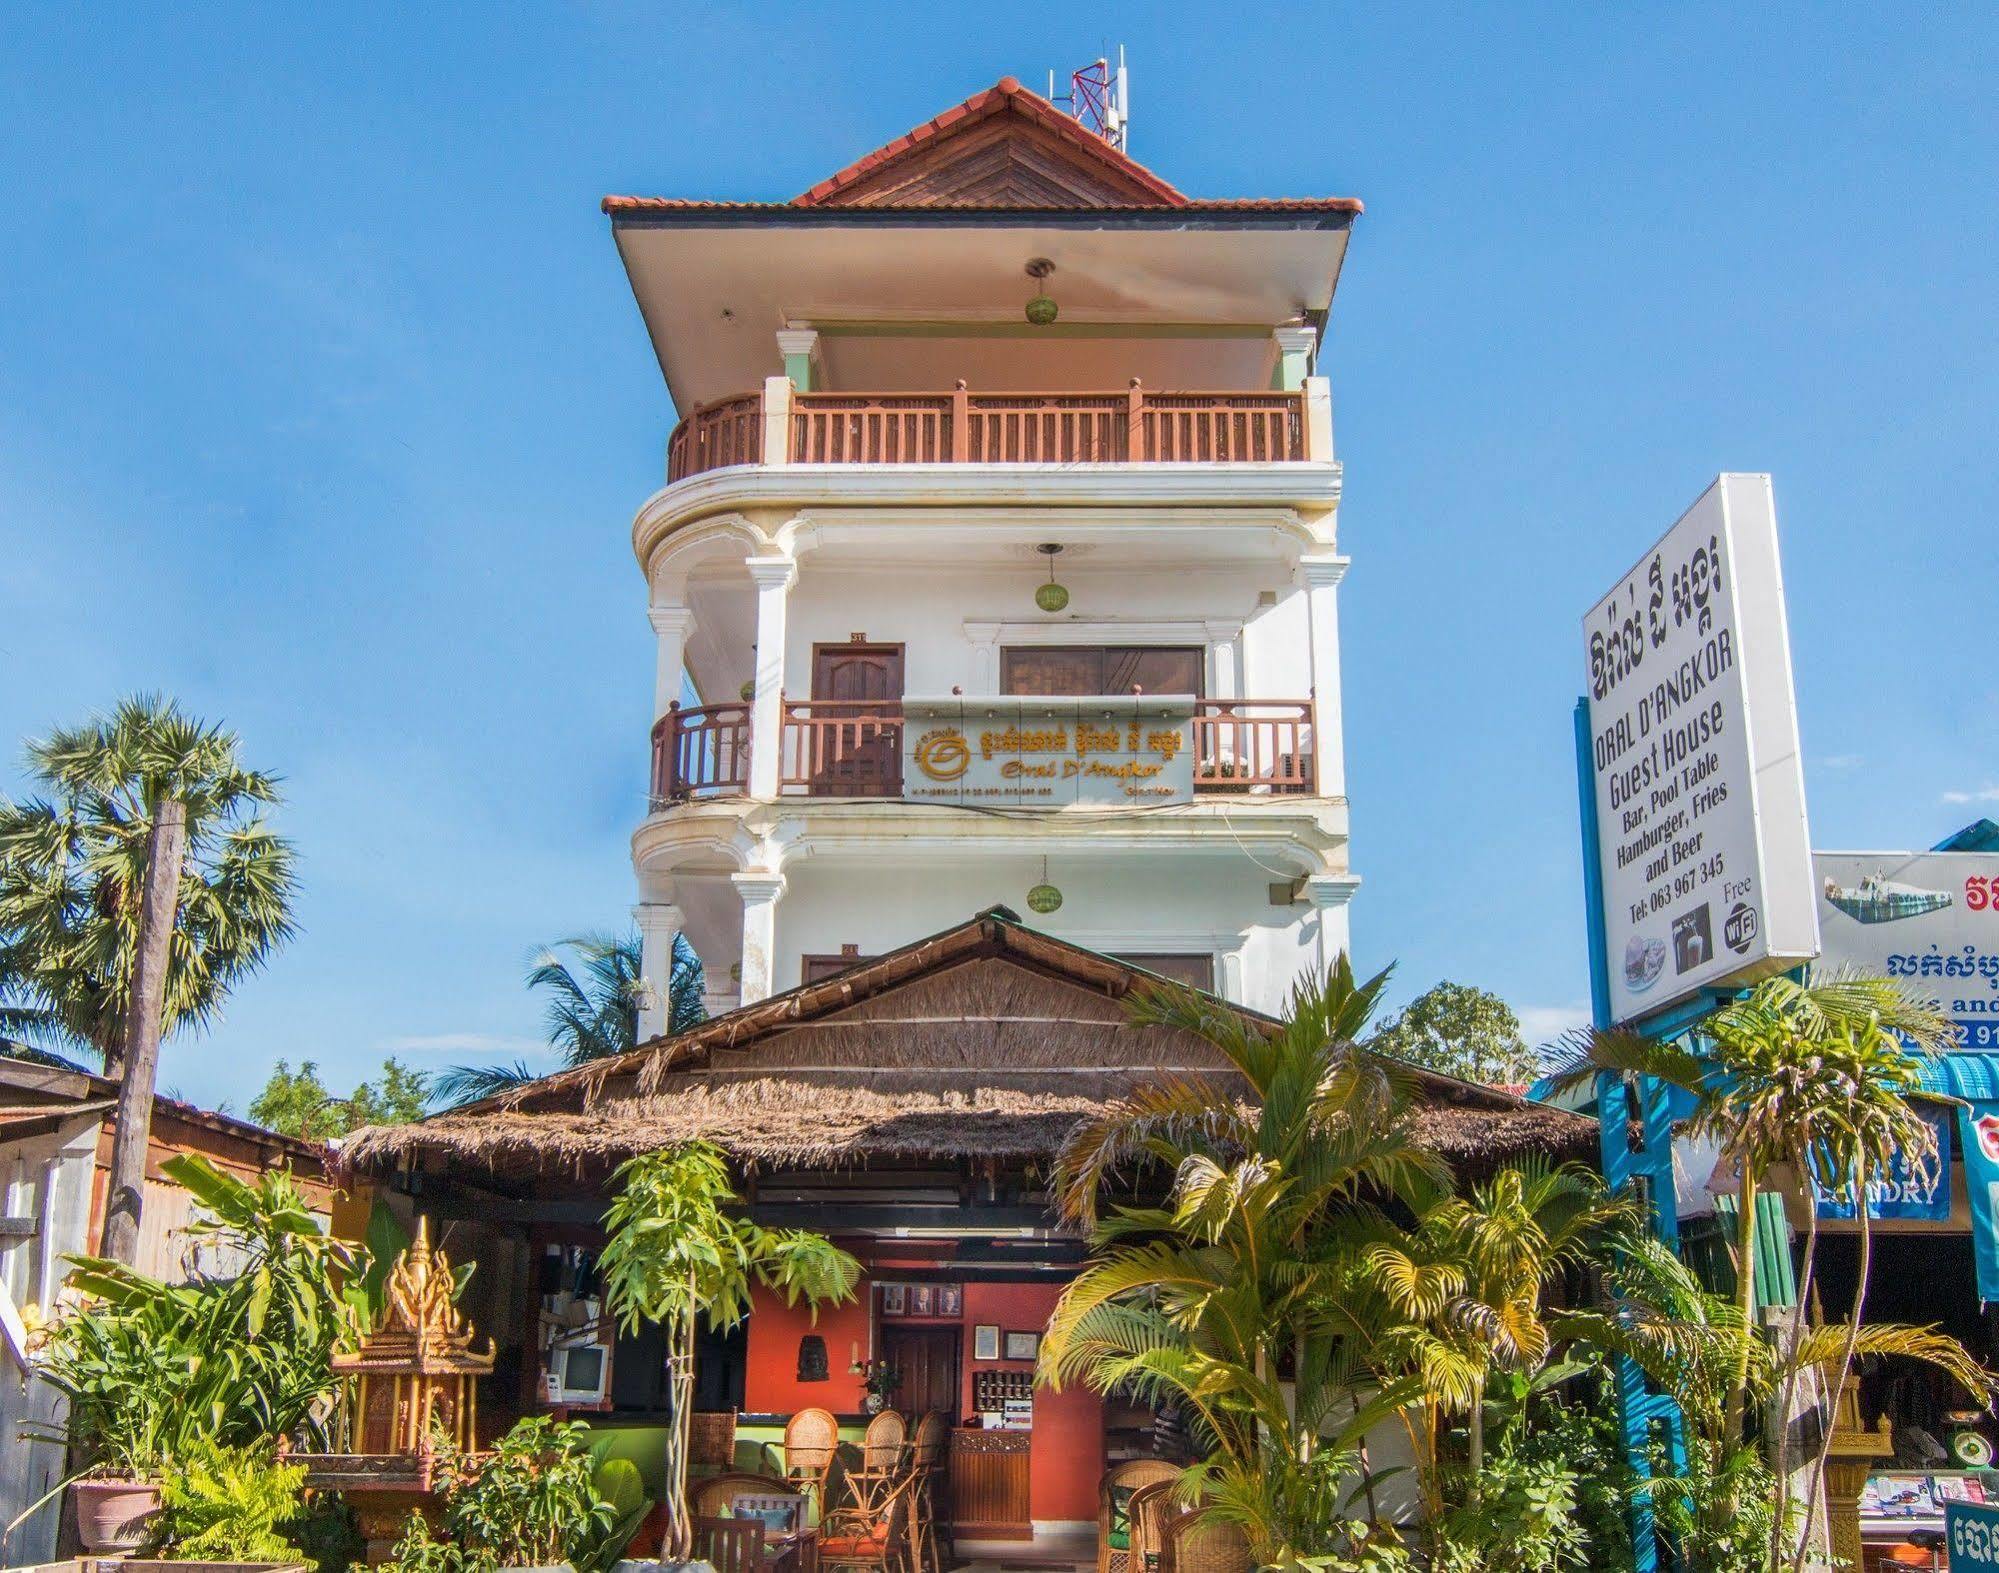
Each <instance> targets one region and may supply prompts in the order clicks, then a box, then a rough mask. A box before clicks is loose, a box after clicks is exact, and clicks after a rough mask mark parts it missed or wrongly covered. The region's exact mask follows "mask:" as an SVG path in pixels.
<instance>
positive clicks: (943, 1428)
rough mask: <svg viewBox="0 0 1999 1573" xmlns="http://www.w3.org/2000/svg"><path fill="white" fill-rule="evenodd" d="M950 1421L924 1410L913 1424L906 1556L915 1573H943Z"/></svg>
mask: <svg viewBox="0 0 1999 1573" xmlns="http://www.w3.org/2000/svg"><path fill="white" fill-rule="evenodd" d="M950 1440H951V1422H950V1421H949V1420H948V1419H946V1418H945V1416H944V1412H943V1411H942V1410H939V1409H926V1410H925V1411H924V1412H923V1416H922V1418H921V1419H919V1420H918V1421H917V1422H916V1433H915V1436H914V1437H913V1439H912V1440H911V1443H910V1448H909V1469H910V1472H911V1473H912V1474H913V1475H914V1476H915V1481H914V1483H913V1485H912V1488H911V1490H910V1493H909V1556H910V1565H911V1567H912V1569H913V1570H914V1573H942V1570H943V1568H944V1565H945V1560H946V1558H945V1547H946V1546H947V1545H948V1544H949V1543H950V1539H951V1537H950V1535H949V1534H948V1533H947V1532H946V1529H945V1527H944V1523H943V1512H942V1508H943V1505H944V1503H945V1502H946V1501H947V1500H948V1496H947V1493H946V1492H945V1490H944V1470H945V1466H946V1458H945V1452H946V1450H947V1448H948V1447H949V1445H950Z"/></svg>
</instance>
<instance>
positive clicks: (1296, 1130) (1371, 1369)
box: [1042, 956, 1449, 1562]
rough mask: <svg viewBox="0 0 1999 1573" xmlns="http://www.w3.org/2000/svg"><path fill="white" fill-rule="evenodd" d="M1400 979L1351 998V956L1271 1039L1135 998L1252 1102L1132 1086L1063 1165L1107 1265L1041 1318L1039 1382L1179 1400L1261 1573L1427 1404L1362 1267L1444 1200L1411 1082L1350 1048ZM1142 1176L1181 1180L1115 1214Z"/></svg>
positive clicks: (1254, 1029)
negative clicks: (1394, 1346) (1207, 1053)
mask: <svg viewBox="0 0 1999 1573" xmlns="http://www.w3.org/2000/svg"><path fill="white" fill-rule="evenodd" d="M1387 979H1388V974H1387V973H1385V972H1384V973H1382V974H1380V975H1379V976H1377V977H1374V978H1371V979H1369V980H1368V981H1367V982H1365V983H1357V982H1356V981H1355V979H1354V975H1353V971H1352V968H1351V966H1350V965H1349V963H1348V962H1347V959H1346V958H1345V957H1344V956H1342V957H1341V958H1340V960H1339V962H1338V963H1337V965H1336V966H1335V968H1334V969H1333V971H1332V972H1331V973H1330V974H1329V975H1328V976H1327V977H1326V978H1324V979H1322V980H1318V981H1315V982H1312V983H1306V984H1301V985H1300V986H1299V987H1298V988H1297V990H1296V991H1294V993H1293V996H1292V999H1291V1003H1290V1009H1289V1012H1288V1016H1289V1019H1288V1021H1287V1022H1286V1023H1285V1025H1284V1026H1283V1027H1281V1028H1279V1029H1276V1030H1275V1031H1272V1030H1270V1029H1268V1028H1267V1027H1265V1026H1264V1025H1263V1024H1261V1023H1256V1022H1253V1021H1251V1020H1250V1019H1248V1018H1246V1017H1244V1016H1242V1015H1240V1014H1239V1013H1237V1012H1235V1011H1233V1010H1231V1009H1229V1008H1228V1007H1226V1006H1224V1005H1221V1004H1220V1003H1218V1002H1216V1001H1214V1000H1211V999H1209V998H1207V997H1205V996H1202V995H1199V994H1196V993H1194V992H1193V991H1191V990H1187V989H1182V988H1174V987H1167V986H1162V987H1158V988H1154V989H1151V990H1147V991H1142V992H1141V993H1139V994H1138V995H1137V996H1135V997H1134V998H1133V999H1132V1000H1130V1001H1129V1002H1128V1003H1127V1013H1128V1016H1129V1019H1130V1020H1131V1021H1132V1023H1133V1024H1134V1025H1139V1026H1156V1027H1166V1028H1171V1029H1176V1030H1179V1031H1182V1032H1189V1033H1193V1034H1196V1035H1198V1036H1199V1037H1201V1038H1203V1039H1205V1040H1206V1041H1207V1042H1208V1043H1210V1044H1212V1045H1213V1046H1214V1047H1215V1048H1216V1049H1217V1050H1218V1051H1219V1052H1220V1054H1221V1057H1222V1058H1223V1060H1224V1061H1226V1064H1227V1066H1228V1067H1229V1068H1230V1069H1232V1070H1233V1071H1234V1072H1235V1073H1236V1075H1235V1077H1232V1078H1230V1083H1234V1082H1236V1080H1237V1078H1239V1081H1240V1084H1246V1087H1245V1089H1244V1090H1245V1091H1246V1093H1247V1096H1242V1095H1241V1094H1240V1093H1239V1092H1238V1091H1237V1086H1236V1085H1231V1084H1228V1083H1224V1082H1223V1081H1222V1080H1221V1078H1220V1077H1219V1076H1218V1077H1217V1078H1216V1080H1214V1081H1209V1080H1206V1079H1197V1078H1179V1077H1170V1078H1164V1079H1161V1080H1159V1081H1156V1082H1152V1083H1149V1084H1144V1085H1141V1086H1139V1087H1136V1088H1134V1089H1133V1090H1132V1091H1131V1092H1129V1093H1127V1094H1125V1095H1124V1096H1123V1097H1122V1098H1119V1099H1118V1100H1116V1102H1114V1103H1113V1104H1111V1105H1110V1106H1109V1107H1107V1108H1106V1109H1105V1110H1104V1111H1103V1112H1102V1113H1100V1114H1098V1115H1095V1116H1093V1117H1091V1118H1090V1119H1087V1120H1085V1121H1084V1122H1083V1123H1082V1124H1081V1125H1079V1126H1078V1127H1077V1129H1076V1130H1075V1131H1074V1132H1073V1133H1072V1134H1071V1135H1070V1137H1069V1138H1068V1140H1067V1141H1066V1143H1065V1144H1064V1146H1063V1148H1062V1151H1061V1153H1060V1154H1059V1155H1058V1157H1057V1159H1056V1163H1055V1171H1054V1188H1055V1190H1056V1193H1057V1195H1058V1197H1059V1199H1060V1203H1061V1206H1062V1208H1063V1210H1064V1212H1065V1213H1066V1214H1067V1215H1068V1216H1069V1217H1070V1218H1071V1219H1073V1220H1076V1221H1077V1222H1079V1223H1083V1224H1086V1225H1088V1226H1089V1227H1090V1228H1091V1231H1092V1238H1093V1244H1094V1246H1095V1256H1094V1259H1093V1260H1092V1262H1091V1264H1090V1265H1089V1266H1088V1267H1086V1268H1085V1269H1084V1271H1083V1272H1082V1273H1081V1274H1080V1275H1079V1276H1078V1277H1077V1278H1076V1279H1075V1280H1074V1281H1073V1282H1072V1283H1071V1284H1070V1285H1069V1287H1068V1288H1067V1289H1066V1290H1065V1291H1064V1293H1063V1295H1062V1298H1061V1301H1060V1302H1059V1304H1058V1305H1057V1307H1056V1310H1055V1313H1054V1315H1053V1317H1052V1318H1051V1319H1050V1323H1049V1328H1048V1334H1047V1338H1046V1340H1045V1341H1044V1343H1043V1345H1042V1361H1043V1370H1044V1372H1045V1374H1046V1375H1047V1377H1048V1379H1049V1380H1050V1381H1051V1382H1053V1383H1055V1384H1056V1385H1058V1386H1059V1385H1061V1384H1063V1383H1065V1382H1070V1381H1075V1380H1082V1381H1084V1382H1086V1383H1087V1384H1088V1385H1089V1386H1090V1387H1092V1388H1094V1389H1096V1390H1097V1391H1100V1392H1110V1391H1112V1390H1116V1389H1126V1390H1131V1391H1135V1392H1137V1393H1139V1394H1141V1395H1142V1396H1145V1397H1148V1398H1152V1399H1154V1400H1160V1399H1167V1398H1170V1399H1172V1400H1174V1401H1176V1402H1177V1403H1179V1404H1180V1405H1181V1406H1182V1407H1183V1408H1184V1409H1185V1410H1186V1411H1187V1413H1188V1414H1189V1415H1190V1416H1191V1417H1192V1420H1193V1423H1194V1429H1195V1431H1196V1432H1197V1434H1198V1436H1199V1438H1200V1440H1201V1441H1202V1442H1203V1443H1205V1444H1206V1445H1207V1448H1208V1450H1209V1451H1210V1452H1211V1453H1212V1455H1213V1457H1212V1458H1211V1460H1210V1462H1209V1463H1208V1464H1207V1465H1204V1466H1200V1467H1199V1468H1198V1469H1197V1471H1196V1478H1197V1479H1198V1481H1199V1482H1200V1484H1202V1485H1204V1486H1206V1487H1207V1488H1208V1489H1209V1490H1210V1491H1211V1492H1212V1495H1213V1498H1214V1508H1213V1511H1216V1512H1218V1513H1220V1514H1221V1515H1222V1516H1224V1517H1228V1518H1231V1519H1233V1520H1234V1521H1235V1522H1237V1523H1239V1524H1240V1525H1241V1526H1242V1527H1243V1528H1244V1529H1245V1531H1246V1532H1247V1533H1248V1534H1249V1537H1250V1540H1251V1543H1252V1547H1253V1549H1254V1550H1255V1553H1256V1555H1257V1556H1258V1558H1259V1559H1260V1561H1264V1562H1268V1561H1273V1560H1279V1559H1281V1558H1283V1557H1285V1556H1287V1555H1290V1554H1296V1553H1303V1554H1316V1553H1318V1552H1320V1551H1323V1550H1324V1549H1326V1548H1327V1547H1328V1546H1330V1545H1331V1544H1332V1543H1333V1540H1334V1539H1335V1538H1336V1537H1337V1536H1338V1535H1339V1534H1340V1533H1341V1523H1340V1520H1341V1514H1342V1511H1343V1509H1342V1506H1341V1504H1340V1502H1339V1499H1338V1495H1337V1488H1338V1485H1339V1478H1340V1476H1341V1475H1342V1474H1344V1473H1346V1472H1348V1471H1347V1466H1348V1465H1349V1464H1350V1462H1351V1459H1352V1455H1351V1454H1350V1453H1349V1452H1348V1449H1349V1447H1350V1446H1351V1445H1352V1444H1355V1443H1357V1442H1358V1441H1359V1439H1360V1438H1361V1437H1363V1436H1364V1435H1365V1434H1366V1432H1367V1431H1368V1430H1369V1429H1370V1428H1371V1427H1372V1426H1373V1425H1375V1424H1377V1423H1378V1422H1379V1421H1381V1420H1382V1419H1384V1418H1387V1417H1389V1416H1391V1415H1393V1414H1395V1413H1397V1412H1399V1411H1400V1410H1401V1409H1402V1408H1403V1406H1404V1405H1406V1404H1407V1403H1409V1402H1410V1401H1411V1400H1412V1399H1413V1398H1415V1397H1416V1396H1417V1394H1418V1392H1419V1391H1420V1383H1419V1382H1417V1381H1415V1380H1413V1379H1411V1378H1410V1377H1409V1375H1408V1373H1407V1372H1406V1371H1404V1370H1401V1369H1395V1368H1391V1367H1390V1366H1389V1365H1388V1364H1387V1363H1385V1362H1384V1361H1383V1359H1382V1358H1381V1357H1382V1354H1383V1352H1384V1349H1385V1347H1386V1346H1385V1344H1384V1343H1383V1340H1382V1338H1381V1336H1380V1329H1379V1327H1378V1326H1375V1325H1372V1324H1371V1323H1370V1321H1369V1320H1368V1317H1367V1313H1366V1309H1365V1308H1366V1307H1367V1306H1368V1305H1369V1304H1379V1302H1380V1300H1381V1297H1380V1296H1379V1295H1374V1296H1372V1297H1370V1296H1369V1295H1368V1294H1367V1293H1366V1292H1365V1284H1364V1282H1363V1274H1362V1272H1361V1262H1362V1253H1363V1252H1364V1249H1365V1247H1366V1245H1367V1244H1368V1243H1369V1241H1370V1239H1371V1238H1374V1237H1378V1236H1379V1235H1380V1234H1381V1233H1382V1232H1384V1231H1388V1230H1391V1229H1392V1228H1393V1225H1392V1224H1391V1223H1390V1222H1389V1220H1388V1217H1387V1215H1386V1213H1385V1212H1384V1211H1383V1210H1382V1208H1383V1206H1384V1205H1385V1204H1391V1203H1395V1202H1397V1201H1400V1202H1401V1203H1402V1204H1404V1205H1405V1206H1407V1207H1408V1208H1409V1209H1410V1210H1412V1211H1421V1210H1423V1209H1424V1208H1425V1207H1427V1206H1428V1205H1429V1204H1430V1203H1431V1202H1432V1201H1433V1200H1434V1199H1435V1198H1436V1197H1437V1196H1439V1195H1441V1194H1443V1193H1444V1191H1445V1190H1446V1189H1447V1187H1448V1183H1449V1173H1448V1170H1447V1169H1446V1167H1445V1166H1444V1164H1443V1163H1442V1161H1441V1160H1440V1159H1439V1158H1437V1157H1436V1155H1435V1154H1433V1153H1430V1152H1428V1151H1426V1150H1425V1149H1424V1148H1423V1147H1422V1146H1421V1145H1420V1143H1419V1142H1418V1141H1417V1138H1416V1132H1415V1124H1414V1118H1413V1109H1412V1093H1413V1088H1414V1077H1415V1074H1416V1073H1415V1072H1413V1071H1411V1070H1409V1069H1408V1068H1406V1067H1404V1066H1400V1065H1398V1064H1396V1063H1395V1062H1393V1061H1391V1060H1388V1059H1384V1058H1382V1057H1380V1056H1377V1055H1374V1054H1372V1053H1369V1052H1368V1051H1367V1050H1365V1049H1362V1048H1359V1047H1356V1040H1357V1039H1358V1038H1359V1037H1360V1035H1361V1033H1362V1032H1363V1030H1364V1029H1365V1027H1366V1024H1367V1020H1368V1018H1369V1016H1370V1015H1372V1013H1373V1011H1374V1008H1375V1005H1376V1003H1377V1002H1378V1000H1379V998H1380V995H1381V992H1382V989H1383V988H1384V987H1385V985H1386V983H1387ZM1140 1163H1151V1164H1154V1165H1157V1166H1158V1168H1159V1169H1161V1170H1163V1171H1166V1172H1168V1173H1170V1174H1171V1176H1172V1178H1171V1181H1170V1183H1169V1188H1168V1192H1167V1195H1166V1197H1165V1199H1164V1200H1163V1202H1161V1203H1160V1204H1159V1205H1154V1206H1147V1205H1120V1206H1117V1207H1116V1208H1115V1209H1114V1210H1113V1211H1111V1212H1109V1213H1105V1212H1104V1210H1103V1209H1102V1206H1101V1199H1102V1193H1103V1192H1104V1190H1105V1189H1106V1188H1107V1187H1108V1186H1109V1185H1111V1184H1112V1183H1113V1182H1114V1181H1115V1180H1116V1179H1117V1178H1118V1177H1119V1176H1121V1175H1123V1174H1125V1173H1126V1172H1127V1171H1129V1170H1130V1169H1132V1168H1133V1167H1134V1166H1136V1165H1138V1164H1140ZM1285 1366H1288V1367H1289V1368H1290V1373H1289V1374H1290V1380H1289V1381H1286V1380H1285V1379H1284V1377H1283V1375H1282V1371H1283V1368H1284V1367H1285Z"/></svg>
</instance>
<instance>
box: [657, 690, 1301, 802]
mask: <svg viewBox="0 0 1999 1573" xmlns="http://www.w3.org/2000/svg"><path fill="white" fill-rule="evenodd" d="M750 711H751V707H750V706H749V705H748V704H735V703H731V704H720V705H703V706H700V707H698V708H695V709H687V710H683V709H682V708H681V707H680V706H679V705H677V704H675V705H672V706H669V707H668V709H667V713H666V714H665V715H664V716H662V717H660V719H659V722H658V724H657V725H655V726H654V727H653V735H652V759H653V765H652V782H653V801H654V806H655V809H663V808H666V807H670V806H671V805H673V804H676V803H684V802H688V801H690V800H695V799H703V798H718V797H732V796H743V795H746V794H747V793H748V792H749V790H750V746H751V741H750ZM781 711H782V716H783V724H782V726H781V728H780V735H779V741H778V772H777V784H778V791H779V793H780V794H781V795H784V796H787V797H836V798H894V797H900V796H901V795H902V727H903V717H902V707H901V705H900V704H897V703H895V702H893V701H886V702H884V701H879V700H826V699H807V700H785V701H783V702H782V705H781ZM1312 745H1313V739H1312V701H1311V700H1309V699H1199V700H1196V701H1195V702H1194V718H1193V747H1194V790H1195V791H1196V792H1197V793H1201V794H1208V793H1234V794H1242V795H1245V796H1271V795H1290V796H1310V795H1311V793H1312V789H1313V788H1312V781H1313V776H1312Z"/></svg>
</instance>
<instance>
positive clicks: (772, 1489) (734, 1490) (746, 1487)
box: [692, 1469, 802, 1518]
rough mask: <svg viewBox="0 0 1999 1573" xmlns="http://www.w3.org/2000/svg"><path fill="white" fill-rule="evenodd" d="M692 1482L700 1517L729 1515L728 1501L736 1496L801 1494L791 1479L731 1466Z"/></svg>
mask: <svg viewBox="0 0 1999 1573" xmlns="http://www.w3.org/2000/svg"><path fill="white" fill-rule="evenodd" d="M692 1484H693V1486H694V1512H695V1515H696V1516H697V1517H700V1518H727V1517H728V1516H729V1504H730V1503H732V1502H734V1501H735V1500H736V1498H737V1497H776V1496H799V1495H802V1493H801V1492H800V1491H799V1490H798V1488H797V1486H796V1485H795V1484H794V1483H793V1482H791V1481H789V1480H780V1479H779V1478H778V1477H777V1476H776V1475H752V1474H749V1473H747V1472H746V1471H743V1470H733V1469H732V1470H730V1471H729V1472H728V1473H727V1474H721V1475H710V1476H709V1477H708V1478H707V1479H706V1480H697V1481H694V1482H692Z"/></svg>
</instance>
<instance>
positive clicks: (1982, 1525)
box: [1943, 1501, 1999, 1573]
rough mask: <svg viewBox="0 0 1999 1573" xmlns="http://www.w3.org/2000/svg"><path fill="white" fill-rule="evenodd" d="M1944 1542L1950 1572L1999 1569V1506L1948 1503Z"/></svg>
mask: <svg viewBox="0 0 1999 1573" xmlns="http://www.w3.org/2000/svg"><path fill="white" fill-rule="evenodd" d="M1943 1538H1944V1545H1945V1547H1946V1548H1947V1549H1948V1551H1949V1554H1950V1562H1949V1564H1948V1565H1949V1567H1950V1569H1951V1573H1977V1570H1982V1569H1987V1568H1990V1569H1994V1570H1999V1507H1989V1506H1985V1505H1982V1504H1980V1503H1976V1502H1955V1501H1949V1502H1945V1503H1944V1505H1943Z"/></svg>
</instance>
